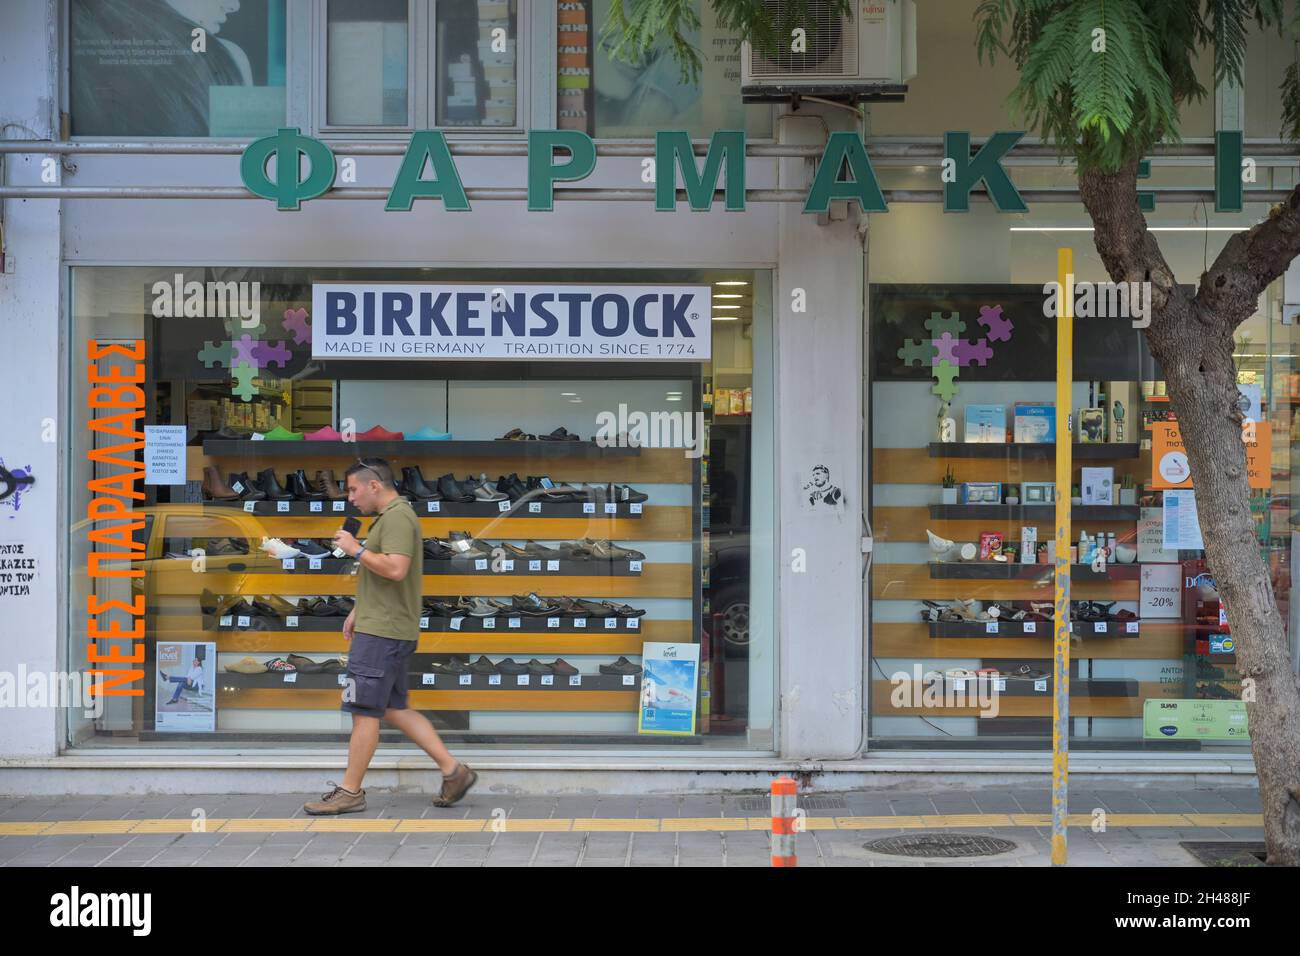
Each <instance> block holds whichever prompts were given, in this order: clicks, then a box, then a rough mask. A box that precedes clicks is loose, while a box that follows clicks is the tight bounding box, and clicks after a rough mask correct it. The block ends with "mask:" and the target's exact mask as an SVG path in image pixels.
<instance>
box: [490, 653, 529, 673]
mask: <svg viewBox="0 0 1300 956" xmlns="http://www.w3.org/2000/svg"><path fill="white" fill-rule="evenodd" d="M497 670H498V671H500V672H501V673H502V674H512V675H513V674H527V673H528V666H527V665H526V664H520V663H519V662H518V661H516V660H515V659H514V658H513V657H507V658H506V659H505V660H503V661H497Z"/></svg>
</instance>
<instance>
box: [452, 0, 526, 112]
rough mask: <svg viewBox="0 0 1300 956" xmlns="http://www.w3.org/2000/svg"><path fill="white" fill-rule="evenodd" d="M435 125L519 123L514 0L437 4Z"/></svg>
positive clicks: (517, 28) (517, 22)
mask: <svg viewBox="0 0 1300 956" xmlns="http://www.w3.org/2000/svg"><path fill="white" fill-rule="evenodd" d="M435 14H436V17H437V37H438V46H437V49H438V51H439V57H438V65H437V69H438V77H437V80H436V81H435V83H434V90H435V94H436V97H437V104H438V109H437V115H436V119H437V124H438V125H439V126H518V125H519V61H518V48H519V11H518V3H517V2H507V0H482V2H476V3H465V2H459V3H447V2H445V0H444V2H441V3H438V4H437V6H436V8H435Z"/></svg>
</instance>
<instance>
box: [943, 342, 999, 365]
mask: <svg viewBox="0 0 1300 956" xmlns="http://www.w3.org/2000/svg"><path fill="white" fill-rule="evenodd" d="M952 351H953V354H954V355H955V356H956V363H957V364H958V365H988V364H989V359H991V358H992V357H993V350H992V349H991V348H989V344H988V342H986V341H985V340H984V339H976V340H975V341H974V342H971V341H970V340H968V339H962V340H961V341H959V342H957V343H956V345H955V346H954V347H953V350H952Z"/></svg>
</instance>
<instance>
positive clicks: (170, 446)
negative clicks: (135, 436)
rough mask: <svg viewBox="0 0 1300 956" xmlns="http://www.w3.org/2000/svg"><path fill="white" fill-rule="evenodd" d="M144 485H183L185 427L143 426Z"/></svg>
mask: <svg viewBox="0 0 1300 956" xmlns="http://www.w3.org/2000/svg"><path fill="white" fill-rule="evenodd" d="M144 483H145V484H146V485H183V484H185V426H184V425H145V426H144Z"/></svg>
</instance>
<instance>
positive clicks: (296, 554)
mask: <svg viewBox="0 0 1300 956" xmlns="http://www.w3.org/2000/svg"><path fill="white" fill-rule="evenodd" d="M262 550H263V551H265V552H266V553H267V554H268V555H270V556H271V557H273V558H275V559H276V560H277V561H283V560H284V559H285V558H301V557H302V552H301V551H299V550H298V549H297V548H293V547H290V546H289V545H287V544H285V543H284V542H283V541H281V540H280V539H279V538H263V539H262Z"/></svg>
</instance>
